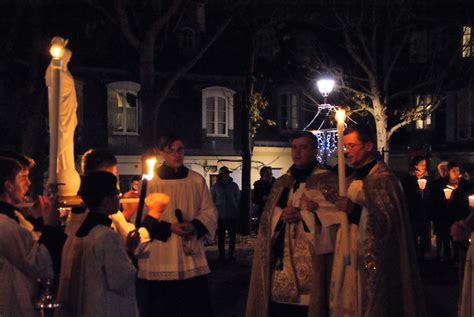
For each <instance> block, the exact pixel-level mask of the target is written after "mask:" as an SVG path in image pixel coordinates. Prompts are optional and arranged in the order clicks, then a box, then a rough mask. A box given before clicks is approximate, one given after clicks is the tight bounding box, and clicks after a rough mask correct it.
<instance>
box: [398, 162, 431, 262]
mask: <svg viewBox="0 0 474 317" xmlns="http://www.w3.org/2000/svg"><path fill="white" fill-rule="evenodd" d="M422 180H425V183H424V185H425V186H423V185H420V184H419V181H421V182H423V181H422ZM402 185H403V190H404V192H405V195H406V197H407V204H408V213H409V216H410V223H411V229H412V234H413V241H414V243H415V249H416V253H417V255H418V256H419V257H420V258H422V257H423V256H424V255H425V253H426V252H428V251H429V248H430V223H429V219H428V216H427V212H426V211H427V208H426V204H425V198H426V197H425V195H426V194H425V193H426V192H427V191H428V188H429V185H430V182H429V181H428V173H427V171H426V158H425V157H423V156H416V157H414V158H413V161H412V164H411V168H410V171H409V172H408V175H406V176H405V177H404V179H403V181H402ZM422 188H423V189H422Z"/></svg>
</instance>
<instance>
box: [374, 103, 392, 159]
mask: <svg viewBox="0 0 474 317" xmlns="http://www.w3.org/2000/svg"><path fill="white" fill-rule="evenodd" d="M372 104H373V106H374V120H375V129H376V133H377V151H379V153H380V155H382V158H383V160H384V162H385V163H388V159H389V153H388V150H389V142H388V138H387V136H388V131H387V115H386V113H385V111H384V109H385V108H386V107H385V105H383V104H382V103H381V102H380V100H379V99H378V98H375V99H374V100H372Z"/></svg>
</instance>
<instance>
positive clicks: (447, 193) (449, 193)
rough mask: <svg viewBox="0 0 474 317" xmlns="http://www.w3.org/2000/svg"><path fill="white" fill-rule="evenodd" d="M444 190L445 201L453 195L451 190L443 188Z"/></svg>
mask: <svg viewBox="0 0 474 317" xmlns="http://www.w3.org/2000/svg"><path fill="white" fill-rule="evenodd" d="M443 190H444V197H446V199H447V200H449V199H450V198H451V194H452V193H453V190H452V189H451V188H445V189H443Z"/></svg>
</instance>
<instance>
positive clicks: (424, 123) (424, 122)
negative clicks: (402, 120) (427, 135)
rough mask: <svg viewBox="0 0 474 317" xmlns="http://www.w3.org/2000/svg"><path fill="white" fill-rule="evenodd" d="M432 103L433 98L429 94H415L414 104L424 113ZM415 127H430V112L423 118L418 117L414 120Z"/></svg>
mask: <svg viewBox="0 0 474 317" xmlns="http://www.w3.org/2000/svg"><path fill="white" fill-rule="evenodd" d="M432 103H433V98H432V96H430V95H424V96H416V106H417V108H418V109H420V110H421V111H423V112H425V113H429V112H430V110H431V107H432V106H433V105H432ZM415 126H416V128H417V129H429V128H430V127H431V114H428V115H426V116H425V117H424V118H423V119H418V120H416V122H415Z"/></svg>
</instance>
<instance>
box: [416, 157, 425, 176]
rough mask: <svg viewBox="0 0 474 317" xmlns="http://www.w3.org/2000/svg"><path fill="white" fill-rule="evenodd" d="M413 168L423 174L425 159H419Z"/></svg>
mask: <svg viewBox="0 0 474 317" xmlns="http://www.w3.org/2000/svg"><path fill="white" fill-rule="evenodd" d="M415 168H416V170H417V171H418V172H420V173H422V174H423V173H424V172H426V161H425V160H421V161H420V162H418V164H416V166H415Z"/></svg>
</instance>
